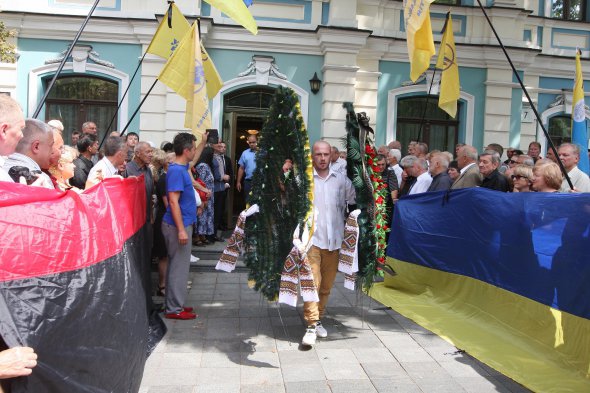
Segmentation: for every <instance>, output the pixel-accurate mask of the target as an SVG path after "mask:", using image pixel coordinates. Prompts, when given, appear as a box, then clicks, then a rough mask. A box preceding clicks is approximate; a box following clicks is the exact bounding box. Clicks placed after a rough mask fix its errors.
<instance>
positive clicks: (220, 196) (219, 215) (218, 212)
mask: <svg viewBox="0 0 590 393" xmlns="http://www.w3.org/2000/svg"><path fill="white" fill-rule="evenodd" d="M226 196H227V190H224V191H217V192H215V196H214V203H213V228H214V229H215V230H216V231H218V230H222V222H223V213H224V212H225V200H226V199H227V198H226ZM215 235H217V234H215Z"/></svg>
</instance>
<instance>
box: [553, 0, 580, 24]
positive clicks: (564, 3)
mask: <svg viewBox="0 0 590 393" xmlns="http://www.w3.org/2000/svg"><path fill="white" fill-rule="evenodd" d="M585 14H586V3H585V0H552V2H551V16H552V17H553V18H558V19H565V20H579V21H583V20H584V19H585V17H584V16H585Z"/></svg>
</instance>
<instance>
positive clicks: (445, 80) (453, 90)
mask: <svg viewBox="0 0 590 393" xmlns="http://www.w3.org/2000/svg"><path fill="white" fill-rule="evenodd" d="M436 68H438V69H441V70H442V75H441V77H440V92H439V96H438V106H439V108H440V109H442V110H443V111H445V112H447V113H448V114H449V116H451V117H452V118H453V119H454V118H455V116H456V115H457V100H459V94H460V85H459V63H457V51H456V50H455V38H454V36H453V20H452V18H451V13H450V12H449V13H448V14H447V21H446V24H445V31H444V33H443V37H442V41H441V43H440V49H439V50H438V59H437V61H436Z"/></svg>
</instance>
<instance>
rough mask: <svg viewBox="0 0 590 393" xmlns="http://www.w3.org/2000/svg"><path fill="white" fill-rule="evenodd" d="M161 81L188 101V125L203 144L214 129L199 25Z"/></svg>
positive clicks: (182, 46) (185, 38) (175, 54)
mask: <svg viewBox="0 0 590 393" xmlns="http://www.w3.org/2000/svg"><path fill="white" fill-rule="evenodd" d="M158 79H159V80H160V81H161V82H162V83H164V84H165V85H166V86H168V87H169V88H171V89H172V90H174V91H175V92H176V93H177V94H178V95H180V96H181V97H182V98H184V99H185V100H186V113H185V117H184V126H185V127H186V128H190V129H191V130H192V132H193V134H195V136H197V139H198V140H197V144H198V143H200V138H201V137H202V135H203V134H204V133H205V130H206V129H207V128H211V113H210V111H209V98H208V96H207V83H206V79H205V70H204V68H203V58H202V55H201V44H200V40H199V31H198V29H197V23H196V22H195V23H194V24H193V26H192V27H191V29H190V30H189V31H188V33H187V34H186V35H185V36H184V38H183V39H182V41H181V42H180V45H179V46H178V48H177V49H176V50H175V51H174V54H173V55H172V56H171V57H170V58H169V59H168V61H167V62H166V65H165V66H164V68H163V69H162V71H161V72H160V75H159V76H158Z"/></svg>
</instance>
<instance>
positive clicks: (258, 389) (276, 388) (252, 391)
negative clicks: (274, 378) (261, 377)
mask: <svg viewBox="0 0 590 393" xmlns="http://www.w3.org/2000/svg"><path fill="white" fill-rule="evenodd" d="M284 392H285V386H284V385H283V384H268V385H267V384H262V385H242V389H241V390H240V393H284Z"/></svg>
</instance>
